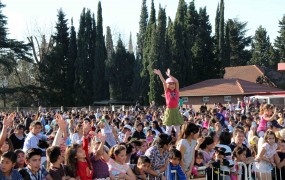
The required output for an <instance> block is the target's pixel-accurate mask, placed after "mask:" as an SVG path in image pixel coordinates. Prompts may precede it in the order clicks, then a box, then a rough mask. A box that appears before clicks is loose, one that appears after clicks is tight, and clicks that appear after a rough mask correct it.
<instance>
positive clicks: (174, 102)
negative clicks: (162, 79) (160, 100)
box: [165, 89, 179, 108]
mask: <svg viewBox="0 0 285 180" xmlns="http://www.w3.org/2000/svg"><path fill="white" fill-rule="evenodd" d="M165 100H166V106H167V107H168V108H177V107H178V101H179V92H178V91H177V90H176V89H174V91H171V90H170V89H167V91H166V92H165Z"/></svg>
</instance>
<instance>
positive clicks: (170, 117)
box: [163, 108, 184, 126]
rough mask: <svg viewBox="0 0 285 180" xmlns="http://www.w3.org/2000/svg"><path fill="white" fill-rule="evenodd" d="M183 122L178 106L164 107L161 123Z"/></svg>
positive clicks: (170, 124) (169, 124)
mask: <svg viewBox="0 0 285 180" xmlns="http://www.w3.org/2000/svg"><path fill="white" fill-rule="evenodd" d="M183 123H184V121H183V118H182V115H181V113H180V112H179V110H178V108H166V110H165V112H164V115H163V125H165V126H172V125H174V126H178V125H182V124H183Z"/></svg>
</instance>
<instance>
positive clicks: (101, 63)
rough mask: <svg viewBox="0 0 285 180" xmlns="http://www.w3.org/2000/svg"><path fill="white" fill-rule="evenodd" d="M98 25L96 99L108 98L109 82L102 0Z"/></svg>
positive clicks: (94, 79)
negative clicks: (106, 73) (106, 65)
mask: <svg viewBox="0 0 285 180" xmlns="http://www.w3.org/2000/svg"><path fill="white" fill-rule="evenodd" d="M97 9H98V11H97V26H96V33H97V36H96V58H95V62H94V73H93V94H94V100H102V99H106V98H108V94H109V92H108V89H109V88H108V82H107V81H106V80H105V61H106V58H107V52H106V47H105V40H104V35H103V18H102V7H101V2H100V1H99V2H98V8H97Z"/></svg>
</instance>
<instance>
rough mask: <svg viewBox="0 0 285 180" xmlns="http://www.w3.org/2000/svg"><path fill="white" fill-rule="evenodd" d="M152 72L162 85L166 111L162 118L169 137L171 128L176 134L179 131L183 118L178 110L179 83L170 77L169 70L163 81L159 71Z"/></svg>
mask: <svg viewBox="0 0 285 180" xmlns="http://www.w3.org/2000/svg"><path fill="white" fill-rule="evenodd" d="M153 72H154V73H155V74H157V75H158V76H159V78H160V80H161V81H162V83H163V88H164V94H165V100H166V106H167V108H166V110H165V112H164V116H163V125H166V133H167V134H168V135H170V133H171V130H172V126H174V129H175V131H176V133H177V134H178V133H179V131H180V125H182V124H183V123H184V121H183V118H182V116H181V114H180V112H179V110H178V101H179V82H178V80H177V79H176V78H174V77H173V76H171V75H170V69H167V72H166V75H167V76H168V78H167V79H166V80H165V79H164V78H163V76H162V74H161V72H160V70H159V69H154V70H153Z"/></svg>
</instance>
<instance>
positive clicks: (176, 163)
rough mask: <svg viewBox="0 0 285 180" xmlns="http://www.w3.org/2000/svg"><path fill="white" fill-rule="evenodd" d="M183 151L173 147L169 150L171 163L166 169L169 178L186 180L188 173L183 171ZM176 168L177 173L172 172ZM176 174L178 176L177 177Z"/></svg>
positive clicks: (171, 179)
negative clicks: (181, 164) (181, 163)
mask: <svg viewBox="0 0 285 180" xmlns="http://www.w3.org/2000/svg"><path fill="white" fill-rule="evenodd" d="M181 158H182V155H181V152H180V151H179V150H177V149H171V150H170V152H169V163H168V166H167V169H166V177H167V179H168V180H175V179H176V177H177V179H179V180H184V179H185V180H186V174H185V173H184V172H183V170H182V168H181V166H180V162H181ZM173 170H175V171H176V174H175V173H171V171H173ZM175 176H176V177H175Z"/></svg>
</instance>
